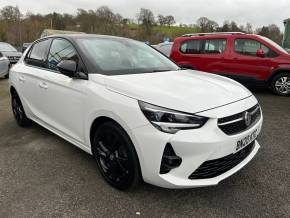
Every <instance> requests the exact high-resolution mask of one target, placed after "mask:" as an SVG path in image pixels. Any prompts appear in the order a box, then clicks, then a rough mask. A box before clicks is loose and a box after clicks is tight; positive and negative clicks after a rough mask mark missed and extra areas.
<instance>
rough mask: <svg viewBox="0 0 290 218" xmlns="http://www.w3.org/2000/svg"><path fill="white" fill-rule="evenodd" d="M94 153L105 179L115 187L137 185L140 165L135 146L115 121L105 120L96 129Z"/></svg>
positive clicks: (123, 187) (123, 188) (124, 188)
mask: <svg viewBox="0 0 290 218" xmlns="http://www.w3.org/2000/svg"><path fill="white" fill-rule="evenodd" d="M93 154H94V156H95V159H96V161H97V164H98V167H99V170H100V172H101V174H102V176H103V177H104V178H105V180H106V181H107V182H108V183H109V184H110V185H111V186H113V187H114V188H117V189H120V190H126V189H129V188H133V187H135V186H137V184H138V183H139V181H140V177H141V176H140V175H141V173H140V167H139V161H138V157H137V153H136V151H135V148H134V146H133V144H132V142H131V140H130V138H129V136H128V135H127V134H126V132H125V131H124V130H123V129H122V128H121V127H120V126H119V125H118V124H116V123H115V122H111V121H109V122H105V123H103V124H101V125H100V126H99V127H98V128H97V130H96V131H95V134H94V138H93Z"/></svg>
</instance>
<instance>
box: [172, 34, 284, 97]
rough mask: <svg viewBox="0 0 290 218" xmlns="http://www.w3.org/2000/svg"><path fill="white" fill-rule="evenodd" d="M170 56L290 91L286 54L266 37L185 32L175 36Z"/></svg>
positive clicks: (278, 90)
mask: <svg viewBox="0 0 290 218" xmlns="http://www.w3.org/2000/svg"><path fill="white" fill-rule="evenodd" d="M170 58H171V59H172V60H174V61H175V62H176V63H177V64H179V65H180V66H181V67H184V68H191V69H194V70H200V71H205V72H210V73H216V74H221V75H225V76H228V77H231V78H233V79H236V80H238V81H240V82H242V83H246V84H249V83H250V84H254V85H255V86H257V85H266V86H268V87H271V89H272V90H273V91H274V93H276V94H278V95H283V96H286V95H289V94H290V54H288V53H287V52H286V51H285V50H284V49H283V48H282V47H280V46H279V45H278V44H276V43H275V42H273V41H271V40H270V39H268V38H266V37H263V36H259V35H254V34H244V33H200V34H187V35H184V36H182V37H178V38H176V39H175V41H174V43H173V47H172V50H171V54H170Z"/></svg>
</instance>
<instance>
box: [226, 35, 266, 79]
mask: <svg viewBox="0 0 290 218" xmlns="http://www.w3.org/2000/svg"><path fill="white" fill-rule="evenodd" d="M230 43H231V46H230V47H231V51H230V54H229V56H227V57H226V59H225V62H226V67H225V69H224V71H225V72H224V73H225V74H227V75H229V76H231V77H233V78H236V79H239V80H242V81H244V80H262V79H263V78H265V75H267V74H268V72H269V71H270V70H271V58H270V57H268V54H270V53H271V49H269V48H268V47H266V46H265V45H263V44H262V43H260V42H259V41H257V40H255V39H251V38H232V40H231V42H230ZM259 49H262V50H263V51H264V53H265V56H264V57H258V56H257V55H256V53H257V50H259Z"/></svg>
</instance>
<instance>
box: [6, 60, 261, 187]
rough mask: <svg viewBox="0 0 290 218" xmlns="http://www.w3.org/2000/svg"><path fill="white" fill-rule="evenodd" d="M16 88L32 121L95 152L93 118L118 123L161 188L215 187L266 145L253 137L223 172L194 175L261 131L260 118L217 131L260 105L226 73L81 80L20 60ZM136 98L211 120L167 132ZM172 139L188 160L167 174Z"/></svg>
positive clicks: (13, 78) (145, 172) (14, 73)
mask: <svg viewBox="0 0 290 218" xmlns="http://www.w3.org/2000/svg"><path fill="white" fill-rule="evenodd" d="M24 56H25V55H24ZM10 85H11V86H13V87H14V88H15V89H16V91H17V92H18V94H19V96H20V99H21V101H22V104H23V106H24V109H25V112H26V114H27V116H28V118H30V119H32V120H34V121H35V122H37V123H38V124H40V125H42V126H44V127H45V128H47V129H49V130H50V131H52V132H54V133H55V134H57V135H59V136H61V137H62V138H64V139H66V140H67V141H69V142H71V143H72V144H74V145H76V146H78V147H79V148H81V149H83V150H84V151H86V152H88V153H90V154H92V152H91V142H90V128H91V125H92V123H93V121H94V120H95V119H96V118H98V117H101V116H105V117H110V118H111V119H113V120H115V121H116V122H118V123H119V124H120V125H121V126H122V127H123V128H124V130H125V131H126V132H127V133H128V135H129V137H130V138H131V140H132V142H133V144H134V146H135V149H136V151H137V154H138V158H139V162H140V166H141V171H142V176H143V179H144V181H145V182H148V183H151V184H154V185H157V186H161V187H166V188H191V187H200V186H208V185H216V184H218V183H219V182H220V181H221V180H223V179H225V178H227V177H228V176H230V175H232V174H233V173H235V172H237V171H238V170H240V169H241V168H243V167H244V166H245V165H246V164H247V163H248V162H249V161H250V160H251V159H252V158H253V157H254V156H255V154H256V153H257V151H258V149H259V148H260V145H259V144H258V142H257V141H255V142H254V149H253V150H252V151H251V153H250V155H249V156H248V157H247V158H246V159H244V160H243V161H242V162H241V163H240V164H238V165H237V166H236V167H234V168H232V169H231V170H229V171H227V172H226V173H223V174H222V175H220V176H217V177H214V178H210V179H200V180H190V179H188V176H189V175H190V174H191V173H192V172H194V171H195V170H196V169H197V168H198V167H199V166H200V165H201V164H202V163H203V162H205V161H207V160H212V159H216V158H221V157H224V156H227V155H229V154H232V153H235V152H236V151H235V149H236V143H237V141H238V140H240V139H242V138H244V137H246V136H247V135H249V134H251V133H252V132H253V131H257V132H258V133H259V132H260V131H261V127H262V121H263V118H262V116H261V119H260V120H259V121H258V122H257V123H256V124H255V125H254V126H252V127H251V128H250V129H248V130H246V131H244V132H242V133H239V134H236V135H231V136H228V135H226V134H225V133H223V132H222V131H221V130H220V129H219V128H218V126H217V120H218V118H221V117H225V116H229V115H233V114H237V113H240V112H243V111H245V110H247V109H249V108H251V107H252V106H254V105H256V104H257V100H256V98H255V97H254V96H253V95H252V94H251V93H250V92H249V91H248V90H247V89H246V88H244V87H243V86H242V85H240V84H238V83H236V82H234V81H232V80H230V79H226V78H223V77H220V76H215V75H212V74H205V73H200V72H197V71H189V70H186V71H174V72H160V73H148V74H138V75H122V76H105V75H101V74H89V78H88V80H78V79H72V78H69V77H67V76H65V75H62V74H59V73H52V72H51V71H48V70H44V69H41V68H36V67H31V66H28V65H27V64H25V63H24V61H23V58H22V59H21V60H20V61H19V62H18V64H16V65H15V66H14V67H13V68H12V69H11V73H10ZM138 100H142V101H146V102H148V103H150V104H155V105H158V106H162V107H166V108H170V109H174V110H178V111H184V112H189V113H196V114H198V115H202V116H206V117H208V118H209V120H208V121H207V123H206V124H205V125H204V126H203V127H201V128H199V129H192V130H180V131H178V132H177V133H175V134H168V133H164V132H161V131H159V130H157V129H156V128H155V127H153V125H152V124H151V123H150V122H149V121H148V120H147V119H146V117H145V116H144V115H143V113H142V111H141V110H140V106H139V104H138ZM166 143H171V145H172V147H173V148H174V150H175V152H176V154H177V155H179V156H181V157H182V164H181V165H180V166H179V167H178V168H175V169H173V170H171V171H170V172H169V173H167V174H162V175H161V174H160V173H159V170H160V161H161V158H162V154H163V151H164V148H165V145H166Z"/></svg>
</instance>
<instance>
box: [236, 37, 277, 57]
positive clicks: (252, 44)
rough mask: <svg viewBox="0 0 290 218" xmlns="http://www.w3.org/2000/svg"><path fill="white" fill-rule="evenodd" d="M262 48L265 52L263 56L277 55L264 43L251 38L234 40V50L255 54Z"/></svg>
mask: <svg viewBox="0 0 290 218" xmlns="http://www.w3.org/2000/svg"><path fill="white" fill-rule="evenodd" d="M259 49H262V50H263V51H264V52H265V57H277V56H278V55H277V53H276V52H274V51H273V50H271V49H270V48H268V47H267V46H265V45H264V44H262V43H260V42H258V41H256V40H253V39H236V40H235V52H237V53H239V54H242V55H248V56H256V52H257V50H259Z"/></svg>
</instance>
